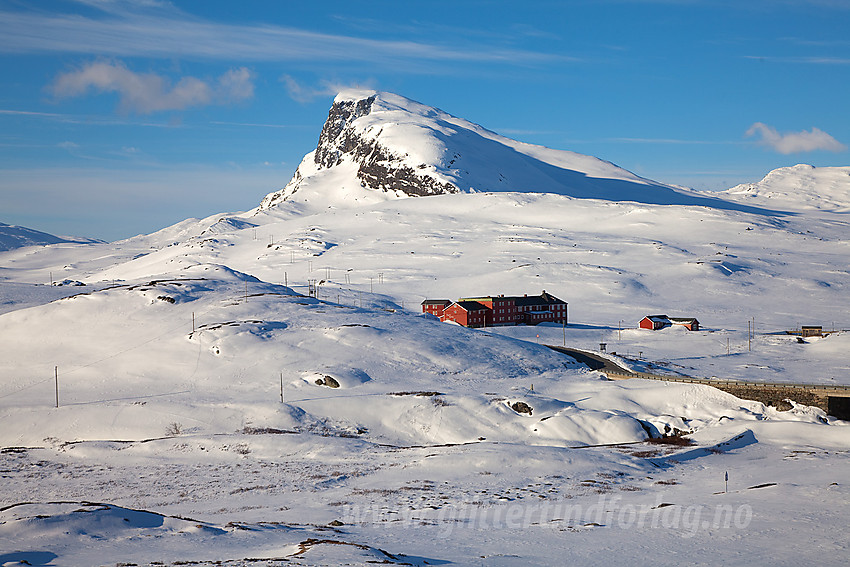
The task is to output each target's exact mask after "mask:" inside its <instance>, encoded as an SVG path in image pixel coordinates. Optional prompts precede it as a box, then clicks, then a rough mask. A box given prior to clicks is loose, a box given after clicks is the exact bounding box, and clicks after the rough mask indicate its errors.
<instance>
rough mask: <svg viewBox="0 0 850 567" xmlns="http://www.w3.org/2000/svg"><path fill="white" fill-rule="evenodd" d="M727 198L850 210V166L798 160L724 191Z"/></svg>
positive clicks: (787, 206) (790, 207) (794, 207)
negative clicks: (761, 177) (822, 165)
mask: <svg viewBox="0 0 850 567" xmlns="http://www.w3.org/2000/svg"><path fill="white" fill-rule="evenodd" d="M721 194H722V195H723V196H724V197H725V198H727V199H734V200H736V201H739V202H742V203H749V204H753V205H758V206H771V207H781V208H784V209H788V210H820V211H830V212H837V213H847V212H850V167H847V166H845V167H814V166H811V165H807V164H798V165H794V166H791V167H780V168H778V169H774V170H773V171H771V172H769V173H768V174H767V175H765V176H764V179H762V180H761V181H758V182H756V183H744V184H741V185H737V186H735V187H732V188H731V189H727V190H726V191H724V192H722V193H721Z"/></svg>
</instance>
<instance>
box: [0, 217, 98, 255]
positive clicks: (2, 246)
mask: <svg viewBox="0 0 850 567" xmlns="http://www.w3.org/2000/svg"><path fill="white" fill-rule="evenodd" d="M68 242H74V243H89V242H98V241H96V240H92V239H88V238H65V237H60V236H55V235H53V234H49V233H47V232H41V231H40V230H34V229H32V228H27V227H25V226H16V225H11V224H6V223H2V222H0V252H5V251H7V250H14V249H15V248H22V247H24V246H44V245H46V244H60V243H68Z"/></svg>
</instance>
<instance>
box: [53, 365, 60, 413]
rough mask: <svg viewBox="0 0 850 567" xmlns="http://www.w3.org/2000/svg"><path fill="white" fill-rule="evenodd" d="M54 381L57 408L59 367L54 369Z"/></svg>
mask: <svg viewBox="0 0 850 567" xmlns="http://www.w3.org/2000/svg"><path fill="white" fill-rule="evenodd" d="M53 379H54V380H55V381H56V407H57V408H58V407H59V367H58V366H54V367H53Z"/></svg>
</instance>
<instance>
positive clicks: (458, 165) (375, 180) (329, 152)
mask: <svg viewBox="0 0 850 567" xmlns="http://www.w3.org/2000/svg"><path fill="white" fill-rule="evenodd" d="M505 191H510V192H536V193H556V194H561V195H567V196H570V197H575V198H583V199H604V200H609V201H637V202H642V203H651V204H678V205H706V206H715V207H718V206H719V207H721V208H734V207H729V204H728V203H726V204H725V205H724V204H721V203H718V202H717V200H716V199H712V198H707V197H705V196H699V195H697V194H696V193H691V192H689V191H686V190H681V189H675V188H672V187H670V186H667V185H664V184H661V183H657V182H654V181H651V180H648V179H643V178H641V177H639V176H637V175H635V174H633V173H631V172H629V171H627V170H625V169H623V168H620V167H618V166H616V165H614V164H613V163H610V162H607V161H604V160H601V159H599V158H596V157H592V156H587V155H582V154H578V153H575V152H571V151H566V150H554V149H550V148H546V147H543V146H536V145H532V144H526V143H523V142H518V141H516V140H512V139H510V138H506V137H504V136H501V135H499V134H497V133H495V132H492V131H490V130H487V129H486V128H483V127H481V126H479V125H477V124H474V123H472V122H469V121H468V120H464V119H462V118H458V117H455V116H452V115H451V114H448V113H446V112H444V111H442V110H439V109H436V108H433V107H430V106H427V105H424V104H421V103H419V102H416V101H413V100H410V99H408V98H405V97H403V96H399V95H396V94H392V93H384V92H377V91H371V90H357V89H355V90H349V91H345V92H342V93H340V94H339V95H338V96H337V97H336V98H335V99H334V102H333V105H332V106H331V108H330V111H329V112H328V119H327V121H326V122H325V124H324V126H323V128H322V131H321V134H320V135H319V141H318V144H317V146H316V149H315V150H314V151H312V152H310V153H309V154H307V155H306V156H305V158H304V160H303V161H302V163H301V164H300V165H299V167H298V170H297V171H296V172H295V175H294V176H293V178H292V180H291V181H290V182H289V183H288V184H287V185H286V187H285V188H284V189H283V190H281V191H278V192H275V193H271V194H269V195H268V196H266V198H265V199H264V200H263V202H262V204H261V206H260V209H268V208H270V207H273V206H275V205H279V204H281V203H283V202H284V201H288V202H300V203H309V204H312V205H321V206H340V205H345V204H364V203H366V202H374V201H382V200H387V199H394V198H401V197H409V196H427V195H438V194H446V193H470V192H505Z"/></svg>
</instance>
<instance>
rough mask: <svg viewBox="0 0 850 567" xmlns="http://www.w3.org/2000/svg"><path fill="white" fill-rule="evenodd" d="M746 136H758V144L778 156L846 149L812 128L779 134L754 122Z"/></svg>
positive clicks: (836, 141) (762, 124)
mask: <svg viewBox="0 0 850 567" xmlns="http://www.w3.org/2000/svg"><path fill="white" fill-rule="evenodd" d="M746 135H747V136H756V135H760V136H761V140H760V141H759V143H760V144H761V145H763V146H767V147H769V148H773V149H774V150H775V151H777V152H779V153H780V154H795V153H801V152H814V151H817V150H826V151H830V152H843V151H844V150H846V149H847V146H845V145H844V144H842V143H841V142H839V141H838V140H836V139H835V138H833V137H832V136H830V135H829V134H827V133H826V132H824V131H823V130H819V129H818V128H812V129H811V131H806V130H803V131H802V132H785V133H780V132H778V131H777V130H776V128H774V127H772V126H768V125H767V124H764V123H762V122H756V123H755V124H753V125H752V126H750V129H749V130H747V132H746Z"/></svg>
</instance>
